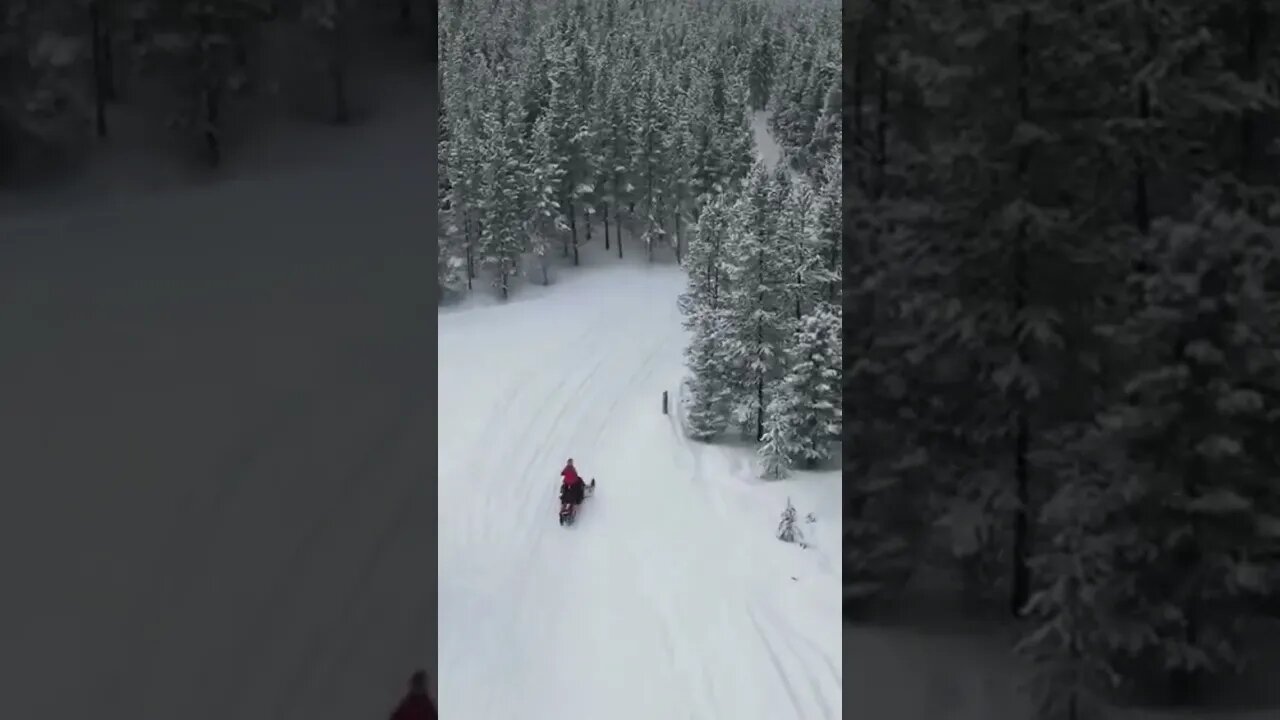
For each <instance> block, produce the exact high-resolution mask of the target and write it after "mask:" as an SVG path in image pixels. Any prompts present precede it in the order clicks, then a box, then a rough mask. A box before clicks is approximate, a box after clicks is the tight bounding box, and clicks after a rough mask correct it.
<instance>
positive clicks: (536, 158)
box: [525, 114, 569, 285]
mask: <svg viewBox="0 0 1280 720" xmlns="http://www.w3.org/2000/svg"><path fill="white" fill-rule="evenodd" d="M550 124H551V119H550V117H548V116H547V115H545V114H544V115H541V116H540V117H539V118H538V119H537V121H536V122H535V123H534V127H533V137H532V139H531V141H530V143H529V160H528V171H527V174H526V175H525V179H526V182H527V183H528V194H527V197H528V198H529V206H528V216H527V217H526V220H525V228H526V232H527V233H528V235H529V250H530V251H531V252H532V253H533V256H534V257H535V258H536V261H537V264H538V269H539V271H540V272H541V274H542V284H543V285H548V284H550V283H551V276H550V273H549V261H550V258H549V255H550V254H551V248H552V245H553V244H554V242H555V240H554V238H555V237H556V236H558V235H560V234H562V233H564V232H568V230H569V228H568V227H567V226H565V224H564V221H563V217H564V215H563V213H562V212H561V211H560V206H559V204H558V203H557V202H556V190H557V188H558V187H559V186H560V180H561V177H562V176H563V175H564V172H565V170H564V168H563V167H561V166H560V164H559V162H558V159H559V156H558V155H556V154H555V151H554V148H553V145H552V143H553V137H552V133H551V126H550Z"/></svg>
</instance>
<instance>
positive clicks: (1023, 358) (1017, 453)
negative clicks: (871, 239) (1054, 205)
mask: <svg viewBox="0 0 1280 720" xmlns="http://www.w3.org/2000/svg"><path fill="white" fill-rule="evenodd" d="M1030 29H1031V14H1030V12H1028V11H1025V10H1024V11H1023V13H1022V17H1021V18H1020V19H1019V22H1018V42H1017V47H1018V65H1017V67H1018V90H1017V98H1018V119H1019V121H1020V122H1023V123H1029V122H1031V117H1030V116H1031V100H1030V91H1029V87H1028V85H1029V84H1030V73H1031V67H1030V59H1031V58H1030V55H1031V47H1030V38H1029V37H1028V35H1029V33H1030ZM1030 169H1031V148H1030V146H1024V147H1022V148H1020V149H1019V150H1018V187H1019V188H1026V187H1027V182H1028V175H1029V172H1030ZM1023 192H1026V191H1025V190H1023ZM1026 245H1027V221H1026V220H1023V221H1022V222H1020V223H1019V224H1018V229H1017V232H1016V235H1015V238H1014V248H1013V311H1014V317H1021V316H1022V315H1023V313H1024V311H1025V310H1026V307H1027V294H1028V280H1027V264H1028V257H1027V247H1026ZM1014 343H1015V344H1016V347H1017V355H1018V363H1019V365H1020V366H1021V367H1029V366H1030V359H1029V357H1028V348H1027V344H1026V342H1025V341H1023V340H1021V339H1019V338H1018V337H1017V335H1016V334H1015V337H1014ZM1015 402H1016V403H1017V408H1016V409H1015V411H1014V412H1015V413H1016V414H1017V422H1016V429H1015V433H1016V435H1015V440H1014V482H1015V486H1016V496H1017V507H1016V508H1015V509H1014V519H1013V588H1012V593H1011V596H1010V599H1009V600H1010V606H1011V607H1010V610H1011V611H1012V614H1013V615H1014V616H1015V617H1018V616H1020V615H1021V614H1022V610H1023V608H1025V607H1026V605H1027V601H1028V600H1030V599H1031V565H1030V560H1031V537H1030V536H1031V532H1030V525H1031V521H1030V514H1031V508H1030V507H1029V506H1030V503H1031V492H1030V477H1029V476H1030V462H1029V461H1028V453H1029V451H1030V444H1031V436H1030V435H1031V432H1030V422H1029V420H1028V418H1027V414H1028V412H1029V409H1030V408H1029V401H1028V400H1027V399H1026V398H1021V397H1020V398H1018V399H1017V400H1016V401H1015Z"/></svg>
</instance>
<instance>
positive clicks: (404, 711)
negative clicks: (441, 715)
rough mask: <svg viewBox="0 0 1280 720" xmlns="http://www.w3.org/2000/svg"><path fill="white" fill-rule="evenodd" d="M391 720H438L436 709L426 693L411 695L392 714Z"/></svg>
mask: <svg viewBox="0 0 1280 720" xmlns="http://www.w3.org/2000/svg"><path fill="white" fill-rule="evenodd" d="M391 720H438V717H437V715H436V708H435V706H434V705H432V704H431V698H429V697H427V695H426V693H413V692H411V693H409V694H408V695H405V696H404V699H403V700H401V701H400V706H399V707H397V708H396V711H395V712H394V713H392V715H391Z"/></svg>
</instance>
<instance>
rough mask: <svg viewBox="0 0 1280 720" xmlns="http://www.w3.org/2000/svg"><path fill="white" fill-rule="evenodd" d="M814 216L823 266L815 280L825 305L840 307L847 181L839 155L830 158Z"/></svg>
mask: <svg viewBox="0 0 1280 720" xmlns="http://www.w3.org/2000/svg"><path fill="white" fill-rule="evenodd" d="M838 148H839V146H837V149H838ZM814 214H815V217H814V233H815V242H816V244H817V252H818V255H819V257H820V258H821V263H822V264H821V267H820V273H819V275H820V277H819V278H816V279H818V280H819V281H820V282H822V283H823V284H824V286H825V287H824V293H823V295H824V297H825V298H826V301H827V302H829V303H831V304H833V305H835V306H837V307H839V306H840V304H841V301H842V298H843V297H844V294H843V292H842V286H843V281H844V273H843V272H842V270H843V266H844V251H843V248H844V237H843V233H844V177H843V173H842V172H841V158H840V155H839V152H836V153H835V154H833V155H831V156H829V157H828V158H827V162H826V165H825V166H824V168H823V172H822V181H821V183H820V184H819V185H818V191H817V197H816V198H814Z"/></svg>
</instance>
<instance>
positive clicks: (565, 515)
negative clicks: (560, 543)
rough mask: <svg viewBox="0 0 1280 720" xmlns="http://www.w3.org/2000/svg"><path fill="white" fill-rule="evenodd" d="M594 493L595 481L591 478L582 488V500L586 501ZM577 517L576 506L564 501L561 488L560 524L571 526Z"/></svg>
mask: <svg viewBox="0 0 1280 720" xmlns="http://www.w3.org/2000/svg"><path fill="white" fill-rule="evenodd" d="M595 491H596V479H595V478H591V482H589V483H586V484H585V485H583V487H582V499H583V500H586V499H587V498H589V497H591V496H592V494H594V493H595ZM577 515H578V506H577V505H575V504H573V503H570V502H565V501H564V489H563V488H561V490H560V524H561V525H565V526H568V525H572V524H573V521H574V519H575V518H576V517H577Z"/></svg>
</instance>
